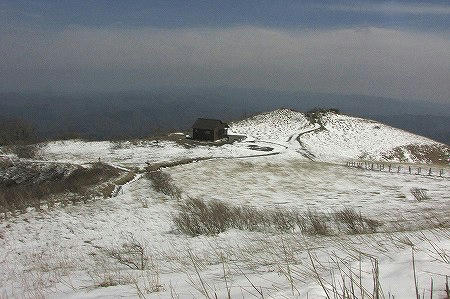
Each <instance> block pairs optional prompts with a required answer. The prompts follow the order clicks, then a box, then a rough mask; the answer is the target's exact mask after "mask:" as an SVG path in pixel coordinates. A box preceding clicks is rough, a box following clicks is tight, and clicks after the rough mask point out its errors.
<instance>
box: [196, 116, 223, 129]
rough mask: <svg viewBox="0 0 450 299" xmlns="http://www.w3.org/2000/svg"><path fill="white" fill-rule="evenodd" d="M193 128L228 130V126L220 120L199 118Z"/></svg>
mask: <svg viewBox="0 0 450 299" xmlns="http://www.w3.org/2000/svg"><path fill="white" fill-rule="evenodd" d="M192 128H195V129H206V130H214V129H215V128H228V125H227V124H226V123H223V122H222V121H221V120H218V119H210V118H198V119H197V120H196V121H195V123H194V124H193V125H192Z"/></svg>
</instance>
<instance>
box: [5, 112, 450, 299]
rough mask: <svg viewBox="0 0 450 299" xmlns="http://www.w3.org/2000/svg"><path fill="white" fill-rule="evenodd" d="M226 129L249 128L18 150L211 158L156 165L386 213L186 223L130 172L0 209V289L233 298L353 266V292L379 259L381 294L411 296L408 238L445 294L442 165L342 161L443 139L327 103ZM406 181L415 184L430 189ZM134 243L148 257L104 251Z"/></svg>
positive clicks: (175, 207)
mask: <svg viewBox="0 0 450 299" xmlns="http://www.w3.org/2000/svg"><path fill="white" fill-rule="evenodd" d="M322 126H323V127H324V128H325V129H324V128H323V127H322ZM376 126H378V127H379V128H375V127H376ZM230 130H231V131H232V132H233V133H234V134H241V135H245V136H247V138H246V139H245V140H243V141H238V142H234V143H232V144H225V145H222V146H210V145H207V144H202V145H197V146H183V145H181V144H178V143H176V142H173V141H158V142H156V141H135V142H109V141H102V142H85V141H81V140H70V141H58V142H50V143H48V144H45V145H42V146H41V148H40V151H39V158H37V159H35V160H33V161H31V160H28V162H29V163H45V161H49V162H50V161H51V162H52V163H53V162H59V163H62V162H64V163H69V164H74V165H84V164H86V163H91V162H95V161H98V158H99V157H100V159H101V161H102V162H104V163H109V164H111V165H114V166H117V167H121V168H122V167H123V168H125V169H133V170H134V171H135V172H139V170H143V167H145V165H146V162H150V163H153V162H162V161H177V160H182V159H186V158H209V159H208V160H202V161H198V162H193V163H189V164H185V165H178V166H174V167H170V168H166V169H163V171H164V172H166V173H168V174H170V175H171V177H172V179H173V182H174V184H175V185H176V186H177V187H178V188H180V189H181V190H182V198H183V199H187V198H188V197H195V198H199V199H202V200H204V201H210V200H219V201H221V202H224V203H227V204H230V205H233V206H248V207H254V208H257V209H262V210H264V209H276V210H279V211H296V212H298V213H300V214H302V215H303V214H306V213H308V212H311V211H312V212H327V213H329V212H335V211H338V210H340V209H343V208H352V209H354V210H355V211H356V212H358V213H360V214H361V215H362V216H364V217H369V218H371V219H374V220H377V221H379V222H380V223H382V225H381V226H380V228H379V231H378V232H377V233H370V234H358V235H351V234H347V233H345V232H342V233H339V234H337V235H329V236H317V235H305V234H302V233H300V232H298V231H294V232H276V231H241V230H236V229H230V230H227V231H225V232H223V233H220V234H218V235H216V236H197V237H189V236H187V235H184V234H182V233H181V232H180V231H178V230H177V228H176V226H175V224H174V221H173V216H174V215H176V214H177V213H178V211H179V204H180V202H178V201H176V200H174V199H171V198H169V197H168V196H166V195H163V194H161V193H157V192H156V191H155V190H154V189H153V188H152V184H151V182H150V181H149V180H148V179H147V178H146V176H145V174H144V173H140V174H137V175H136V177H135V178H134V180H132V181H130V182H128V183H126V184H125V185H124V186H123V187H122V189H121V191H120V192H119V193H118V194H117V196H116V197H113V198H110V199H98V200H96V201H90V202H88V203H80V204H76V205H68V206H66V207H54V208H52V209H50V210H49V209H45V208H44V210H43V211H35V210H33V209H30V210H29V211H28V212H27V213H24V214H19V215H16V216H11V215H9V216H8V218H7V219H2V220H0V298H119V297H134V298H174V297H175V298H203V297H207V298H208V297H209V298H214V297H215V295H217V298H227V297H228V295H227V292H228V291H227V290H229V293H230V296H231V298H235V297H245V298H247V297H248V298H251V297H265V298H325V297H326V294H325V292H324V290H323V288H322V287H321V284H323V285H324V286H325V288H326V289H327V290H328V292H331V289H332V288H333V287H332V286H331V285H334V286H335V287H336V288H338V289H340V288H341V282H342V281H343V280H345V281H346V285H347V287H348V288H350V279H351V278H353V279H355V277H358V280H357V281H354V284H355V285H354V288H355V289H356V291H355V292H356V293H357V296H358V298H360V296H359V294H358V292H359V290H360V289H361V288H360V287H358V286H357V285H358V284H359V283H360V281H359V276H361V283H362V284H363V288H364V289H366V290H367V292H368V293H370V294H372V290H373V270H374V267H375V265H376V264H377V267H378V268H379V277H378V278H379V282H380V286H381V288H382V291H383V293H384V297H388V295H394V296H395V298H412V297H415V287H414V271H413V268H412V252H414V257H415V269H416V270H415V271H416V275H417V282H418V289H419V292H420V293H421V294H422V293H423V292H425V293H426V294H429V293H430V286H431V278H433V293H434V296H436V297H437V296H441V297H443V296H444V293H443V292H444V287H445V275H450V258H449V255H450V253H449V251H450V230H449V216H448V215H449V214H450V204H449V203H450V191H449V190H450V188H449V187H450V181H449V178H448V176H446V175H444V176H443V177H439V176H437V175H432V176H428V175H426V174H425V175H410V174H409V173H405V172H404V171H402V172H400V173H396V172H392V173H389V172H386V171H384V172H380V171H371V170H365V169H358V168H350V167H345V166H343V165H342V163H345V162H346V161H349V160H360V159H361V158H363V159H365V160H371V159H377V160H386V155H385V153H386V152H389V151H390V150H393V149H394V148H397V147H399V146H404V145H408V144H432V145H437V146H442V145H439V144H437V143H435V142H434V141H431V140H429V139H426V138H423V137H419V136H416V135H412V134H410V133H407V132H404V131H401V130H397V129H393V128H390V127H388V126H384V125H381V124H378V123H374V122H372V121H368V120H362V119H359V118H352V117H349V116H341V115H334V114H327V115H325V116H323V118H322V122H321V124H317V123H314V124H313V123H311V122H309V121H308V119H307V118H306V117H305V116H304V115H303V114H302V113H299V112H295V111H291V110H287V109H282V110H277V111H275V112H271V113H266V114H262V115H258V116H255V117H252V118H250V119H247V120H244V121H240V122H237V123H234V124H232V125H231V128H230ZM299 141H300V142H299ZM381 141H386V142H385V143H382V144H379V143H380V142H381ZM261 148H264V150H258V149H261ZM255 149H257V150H255ZM268 154H270V155H268ZM361 156H364V157H361ZM7 159H10V160H12V161H14V159H15V158H14V157H13V156H11V155H9V157H8V158H7ZM311 160H313V161H311ZM23 161H25V162H26V161H27V160H23ZM329 162H332V163H329ZM408 162H414V160H413V158H412V157H411V160H408ZM61 165H62V164H61ZM433 167H439V168H441V169H444V170H445V173H446V174H448V172H449V170H450V169H449V168H448V166H445V165H438V166H434V165H433ZM136 168H137V170H136ZM413 190H422V192H424V194H426V196H427V197H426V200H421V201H419V200H418V199H417V198H416V197H415V196H414V194H413V192H412V191H413ZM130 243H139V244H141V245H142V246H143V248H144V253H143V255H144V256H145V257H148V260H147V266H146V267H145V270H138V269H131V268H132V267H131V268H130V267H127V266H126V265H124V263H123V262H120V261H119V260H118V259H117V257H116V258H114V252H116V253H117V252H118V251H120V250H121V249H123V248H126V247H123V246H124V244H130ZM375 261H376V262H375ZM360 268H361V270H360ZM350 272H351V273H352V274H350ZM375 272H376V271H375ZM319 278H320V279H319ZM333 281H334V283H333ZM330 284H331V285H330ZM330 296H331V297H334V296H333V295H331V293H330ZM365 297H367V298H369V297H370V296H369V295H367V294H366V296H365Z"/></svg>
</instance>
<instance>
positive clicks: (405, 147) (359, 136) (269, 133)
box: [230, 109, 450, 164]
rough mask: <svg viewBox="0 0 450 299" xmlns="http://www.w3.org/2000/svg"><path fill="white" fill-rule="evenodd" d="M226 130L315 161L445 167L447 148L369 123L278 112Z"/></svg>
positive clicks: (325, 115) (335, 116)
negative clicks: (392, 163) (280, 146)
mask: <svg viewBox="0 0 450 299" xmlns="http://www.w3.org/2000/svg"><path fill="white" fill-rule="evenodd" d="M230 129H231V132H233V133H236V134H242V135H246V136H247V137H248V138H250V140H253V139H255V140H263V141H271V142H276V143H281V144H283V145H285V146H286V147H288V148H292V149H295V150H296V151H297V152H299V153H300V154H302V155H303V156H305V157H307V158H309V159H311V160H316V161H326V162H345V161H348V160H371V161H392V162H410V163H440V164H447V163H449V161H450V160H449V157H450V156H449V154H450V148H449V147H448V146H447V145H445V144H442V143H438V142H436V141H434V140H431V139H429V138H425V137H422V136H418V135H415V134H412V133H409V132H406V131H404V130H400V129H397V128H393V127H390V126H387V125H384V124H381V123H379V122H376V121H373V120H368V119H363V118H358V117H352V116H347V115H341V114H338V113H335V112H329V111H328V112H325V111H317V112H315V113H302V112H298V111H293V110H289V109H279V110H275V111H272V112H267V113H262V114H259V115H256V116H253V117H250V118H248V119H245V120H242V121H238V122H235V123H232V124H231V125H230Z"/></svg>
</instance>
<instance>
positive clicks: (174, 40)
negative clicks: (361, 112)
mask: <svg viewBox="0 0 450 299" xmlns="http://www.w3.org/2000/svg"><path fill="white" fill-rule="evenodd" d="M0 62H1V63H0V85H1V86H2V87H3V90H47V89H51V90H68V91H74V90H119V89H127V90H131V89H150V88H152V87H156V86H196V87H212V86H218V85H227V86H232V87H246V88H265V89H278V90H310V91H320V92H333V93H334V92H336V93H345V94H349V93H358V94H366V95H377V96H387V97H397V98H412V99H427V100H434V101H440V102H448V101H449V98H450V84H448V82H450V40H449V39H448V37H446V36H439V35H432V34H428V33H415V32H406V31H399V30H392V29H383V28H363V29H335V30H323V31H289V30H272V29H266V28H258V27H232V28H221V29H207V28H189V29H170V30H169V29H155V28H137V29H133V28H129V29H123V28H117V29H114V28H84V27H71V28H67V29H65V30H62V31H58V32H51V31H40V30H30V29H28V30H25V29H15V30H9V31H4V32H1V36H0Z"/></svg>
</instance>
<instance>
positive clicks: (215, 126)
mask: <svg viewBox="0 0 450 299" xmlns="http://www.w3.org/2000/svg"><path fill="white" fill-rule="evenodd" d="M227 128H228V125H227V124H226V123H223V122H222V121H221V120H218V119H209V118H198V119H197V120H196V121H195V123H194V125H193V126H192V139H194V140H202V141H216V140H219V139H223V138H226V137H227V130H226V129H227Z"/></svg>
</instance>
